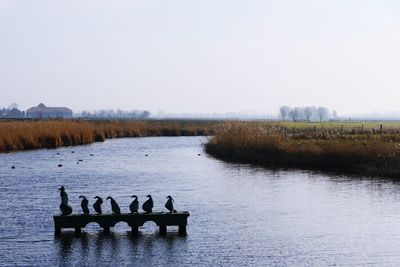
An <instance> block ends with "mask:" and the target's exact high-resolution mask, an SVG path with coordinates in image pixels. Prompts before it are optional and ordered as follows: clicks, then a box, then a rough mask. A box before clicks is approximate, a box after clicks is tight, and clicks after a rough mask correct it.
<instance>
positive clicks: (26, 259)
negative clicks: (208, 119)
mask: <svg viewBox="0 0 400 267" xmlns="http://www.w3.org/2000/svg"><path fill="white" fill-rule="evenodd" d="M206 141H207V139H206V138H204V137H149V138H124V139H114V140H107V141H106V142H104V143H95V144H92V145H87V146H79V147H68V148H59V149H53V150H36V151H27V152H16V153H10V154H1V155H0V201H1V205H0V214H1V217H0V265H1V266H46V265H47V266H56V265H59V266H196V265H197V266H268V265H269V266H330V265H339V266H340V265H345V266H356V265H372V266H373V265H376V266H385V265H388V266H394V265H398V264H399V263H400V183H397V182H394V181H391V180H385V179H378V178H376V179H374V178H360V177H350V176H344V175H342V176H341V175H334V174H322V173H317V172H310V171H298V170H269V169H265V168H261V167H255V166H251V165H244V164H233V163H225V162H222V161H219V160H216V159H214V158H212V157H210V156H208V155H206V154H205V153H204V151H203V147H202V144H203V143H204V142H206ZM72 151H74V152H75V153H72ZM57 153H59V155H57ZM90 154H93V156H90ZM146 154H147V155H148V156H145V155H146ZM198 154H201V155H200V156H198ZM79 159H82V160H83V161H81V162H79V164H77V162H78V160H79ZM58 164H62V165H63V166H62V167H57V165H58ZM13 165H14V166H15V169H11V166H13ZM61 185H64V186H65V188H66V191H67V192H68V195H69V201H70V205H71V206H72V207H73V208H74V213H81V210H80V200H79V199H78V196H79V195H85V196H87V197H88V199H89V201H90V208H92V207H91V205H92V204H93V203H94V200H93V197H94V196H96V195H99V196H101V197H103V199H104V200H105V198H106V197H107V196H113V197H114V198H115V200H116V201H117V202H118V203H119V205H120V207H121V209H122V212H128V206H129V204H130V202H131V200H132V199H131V198H130V197H129V196H131V195H132V194H136V195H138V197H139V201H140V202H141V203H143V201H144V200H145V199H146V198H145V196H146V195H147V194H151V195H152V196H153V199H154V202H155V207H154V211H165V208H164V204H165V202H166V196H167V195H172V196H173V197H174V199H175V207H176V209H177V210H178V211H183V210H187V211H189V212H190V214H191V216H190V217H189V219H188V227H187V231H188V235H187V236H180V235H179V234H178V229H177V228H174V227H171V230H170V229H168V233H167V235H166V236H160V235H159V234H158V227H157V226H156V225H155V224H154V223H151V222H149V223H146V224H145V225H144V226H143V227H142V228H140V235H139V237H137V238H131V237H130V236H129V234H130V228H129V227H128V225H126V224H124V223H119V224H117V225H116V227H115V228H113V229H111V234H110V235H104V234H103V233H102V231H101V228H100V227H99V226H98V225H96V224H89V225H88V227H87V228H85V229H83V233H82V234H81V236H80V237H75V235H74V232H73V231H72V230H71V231H68V230H64V231H63V234H62V235H61V237H59V238H56V237H55V236H54V225H53V217H52V216H53V215H54V214H58V213H59V203H60V197H59V191H58V190H57V189H58V188H59V187H60V186H61ZM103 210H104V211H105V212H111V208H110V204H109V202H108V201H107V202H105V203H104V204H103ZM91 211H93V209H91Z"/></svg>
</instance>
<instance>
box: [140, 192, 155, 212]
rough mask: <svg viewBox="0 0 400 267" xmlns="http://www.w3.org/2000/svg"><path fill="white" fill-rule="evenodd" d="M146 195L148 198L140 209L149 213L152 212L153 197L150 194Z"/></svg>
mask: <svg viewBox="0 0 400 267" xmlns="http://www.w3.org/2000/svg"><path fill="white" fill-rule="evenodd" d="M146 197H148V198H149V199H148V200H146V201H145V202H144V203H143V205H142V209H143V210H144V211H145V212H147V213H151V212H153V199H152V198H151V195H147V196H146Z"/></svg>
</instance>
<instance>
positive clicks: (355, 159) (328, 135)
mask: <svg viewBox="0 0 400 267" xmlns="http://www.w3.org/2000/svg"><path fill="white" fill-rule="evenodd" d="M314 126H315V125H312V124H305V125H304V124H294V123H291V124H290V125H288V124H287V123H264V122H231V123H227V124H225V125H224V126H223V127H221V128H220V129H219V130H218V131H217V133H216V134H215V135H214V136H213V137H211V138H210V140H209V142H208V143H207V144H206V145H205V148H206V151H207V152H208V153H209V154H211V155H214V156H216V157H218V158H221V159H225V160H230V161H238V162H248V163H256V164H261V165H266V166H273V167H295V168H309V169H327V170H331V171H349V172H352V173H357V174H367V175H378V176H392V177H393V176H394V177H397V176H399V175H400V127H398V128H396V127H395V126H394V125H391V127H388V126H387V125H385V126H384V127H382V130H381V127H380V124H373V125H369V126H365V125H364V126H363V127H362V128H361V127H358V126H357V127H355V126H354V125H353V126H352V127H349V126H346V127H342V125H341V124H336V125H335V124H332V125H326V124H325V125H318V126H319V127H315V128H314ZM321 126H325V127H321Z"/></svg>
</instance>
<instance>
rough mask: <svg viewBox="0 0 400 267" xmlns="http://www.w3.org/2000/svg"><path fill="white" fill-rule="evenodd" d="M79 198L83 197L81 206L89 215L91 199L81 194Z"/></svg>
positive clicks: (84, 212)
mask: <svg viewBox="0 0 400 267" xmlns="http://www.w3.org/2000/svg"><path fill="white" fill-rule="evenodd" d="M79 198H82V202H81V207H82V211H83V214H85V215H88V214H89V200H87V198H86V197H85V196H79Z"/></svg>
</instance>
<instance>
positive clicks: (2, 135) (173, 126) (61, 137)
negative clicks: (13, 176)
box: [0, 120, 217, 152]
mask: <svg viewBox="0 0 400 267" xmlns="http://www.w3.org/2000/svg"><path fill="white" fill-rule="evenodd" d="M216 125H217V123H216V122H214V123H213V122H195V121H193V122H191V121H79V120H40V121H0V152H8V151H16V150H28V149H38V148H56V147H61V146H72V145H83V144H89V143H93V142H98V141H104V140H105V139H108V138H119V137H143V136H194V135H210V134H212V133H213V131H214V128H215V127H216Z"/></svg>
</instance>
